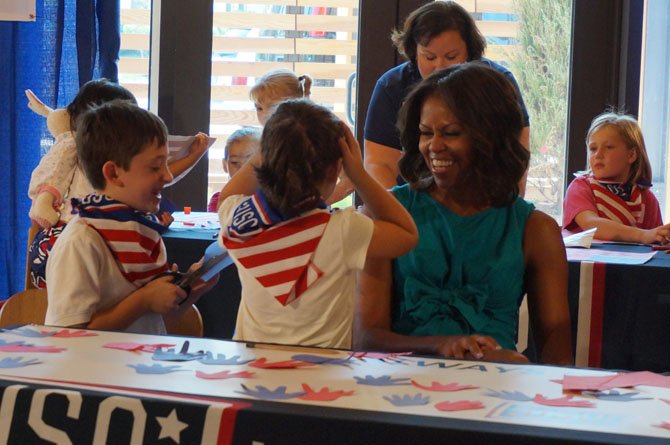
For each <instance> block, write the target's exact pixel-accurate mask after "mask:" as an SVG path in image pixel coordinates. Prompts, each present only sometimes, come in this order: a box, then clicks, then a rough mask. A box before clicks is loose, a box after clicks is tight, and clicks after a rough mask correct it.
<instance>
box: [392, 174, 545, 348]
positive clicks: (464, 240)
mask: <svg viewBox="0 0 670 445" xmlns="http://www.w3.org/2000/svg"><path fill="white" fill-rule="evenodd" d="M392 192H393V194H394V195H395V196H396V198H397V199H398V200H399V201H400V202H401V203H402V205H403V206H404V207H405V208H406V209H407V211H409V213H410V214H411V215H412V217H413V218H414V221H415V223H416V225H417V227H418V229H419V242H418V244H417V246H416V248H414V250H412V251H411V252H409V253H408V254H406V255H404V256H401V257H399V258H397V259H395V260H394V261H393V297H392V298H393V300H392V303H391V307H392V313H391V325H392V330H393V331H394V332H397V333H400V334H404V335H417V336H419V335H421V336H424V335H465V334H484V335H490V336H491V337H493V338H495V339H496V340H497V341H498V343H500V345H501V346H502V347H503V348H505V349H515V347H516V346H515V344H516V337H517V326H518V314H519V305H520V304H521V300H522V299H523V295H524V293H525V290H524V273H525V260H524V256H523V236H524V231H525V228H526V222H527V221H528V217H529V216H530V214H531V213H532V212H533V210H534V209H535V207H534V206H533V204H531V203H528V202H526V201H524V200H523V199H522V198H517V199H516V200H515V201H514V202H513V203H512V204H510V205H509V206H507V207H501V208H491V209H488V210H484V211H482V212H480V213H477V214H475V215H470V216H465V217H464V216H459V215H457V214H455V213H453V212H452V211H450V210H449V209H447V208H446V207H444V206H443V205H441V204H440V203H438V202H437V201H435V200H434V199H433V198H432V197H431V196H430V195H429V194H428V193H425V192H414V191H412V190H411V189H410V188H409V186H407V185H404V186H400V187H394V188H393V190H392Z"/></svg>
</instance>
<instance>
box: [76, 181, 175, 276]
mask: <svg viewBox="0 0 670 445" xmlns="http://www.w3.org/2000/svg"><path fill="white" fill-rule="evenodd" d="M72 208H73V209H75V210H76V211H77V212H78V213H79V217H80V219H81V220H83V221H84V222H85V223H86V224H88V225H89V226H90V227H92V228H93V229H94V230H95V231H96V232H98V233H99V234H100V236H101V237H102V238H103V239H104V240H105V243H106V244H107V247H109V250H110V252H111V253H112V255H113V256H114V259H115V260H116V264H117V265H118V266H119V269H120V270H121V273H122V274H123V276H124V277H125V278H126V279H127V280H128V281H129V282H131V283H132V284H134V285H135V286H137V287H140V286H142V285H144V284H146V283H147V282H148V281H150V280H152V279H153V278H154V277H155V276H156V275H158V274H160V273H161V272H165V271H166V270H168V264H167V253H166V251H165V245H164V244H163V239H162V238H161V233H163V232H164V231H165V230H166V227H165V226H163V225H162V224H161V223H160V222H158V218H156V216H155V215H152V214H149V213H143V212H140V211H138V210H135V209H132V208H130V207H128V206H127V205H126V204H123V203H122V202H119V201H116V200H113V199H110V198H108V197H107V196H104V195H98V194H95V193H94V194H91V195H88V196H86V197H84V198H82V199H81V200H78V199H72Z"/></svg>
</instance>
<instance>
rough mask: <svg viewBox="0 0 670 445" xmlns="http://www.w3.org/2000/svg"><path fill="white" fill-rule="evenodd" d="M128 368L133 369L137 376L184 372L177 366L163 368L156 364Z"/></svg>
mask: <svg viewBox="0 0 670 445" xmlns="http://www.w3.org/2000/svg"><path fill="white" fill-rule="evenodd" d="M128 366H129V367H130V368H133V369H135V371H136V372H137V373H138V374H169V373H171V372H177V371H186V370H185V369H179V368H181V366H179V365H172V366H163V365H159V364H158V363H156V364H153V365H151V366H149V365H142V364H139V365H128Z"/></svg>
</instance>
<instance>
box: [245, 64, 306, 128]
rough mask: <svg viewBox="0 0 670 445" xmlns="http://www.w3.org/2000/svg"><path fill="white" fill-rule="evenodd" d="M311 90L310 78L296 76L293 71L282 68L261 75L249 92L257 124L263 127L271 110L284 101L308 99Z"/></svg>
mask: <svg viewBox="0 0 670 445" xmlns="http://www.w3.org/2000/svg"><path fill="white" fill-rule="evenodd" d="M311 89H312V78H311V77H310V76H309V75H307V74H303V75H302V76H297V75H296V74H295V73H294V72H293V71H291V70H287V69H283V68H280V69H276V70H272V71H268V72H267V73H265V74H263V76H261V77H260V78H259V79H258V80H257V81H256V84H255V85H254V86H253V87H251V91H250V92H249V96H251V100H252V101H253V103H254V107H256V116H257V117H258V122H260V124H261V125H265V122H267V120H268V117H269V116H270V114H272V109H273V108H274V107H275V106H276V105H277V104H278V103H279V102H281V101H283V100H285V99H300V98H306V99H308V98H309V95H310V92H311Z"/></svg>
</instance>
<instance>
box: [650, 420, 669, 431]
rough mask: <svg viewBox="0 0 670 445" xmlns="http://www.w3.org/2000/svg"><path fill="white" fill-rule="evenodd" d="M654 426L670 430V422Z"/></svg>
mask: <svg viewBox="0 0 670 445" xmlns="http://www.w3.org/2000/svg"><path fill="white" fill-rule="evenodd" d="M654 426H657V427H659V428H665V429H666V430H670V422H661V423H660V424H658V425H654Z"/></svg>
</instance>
